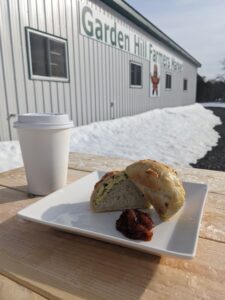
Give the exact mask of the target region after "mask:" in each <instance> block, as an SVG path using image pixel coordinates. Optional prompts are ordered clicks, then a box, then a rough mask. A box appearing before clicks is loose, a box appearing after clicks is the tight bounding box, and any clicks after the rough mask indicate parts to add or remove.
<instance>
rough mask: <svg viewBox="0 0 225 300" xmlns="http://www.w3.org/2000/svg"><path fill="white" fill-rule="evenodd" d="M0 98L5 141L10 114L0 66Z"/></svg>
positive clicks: (1, 131) (1, 134) (0, 123)
mask: <svg viewBox="0 0 225 300" xmlns="http://www.w3.org/2000/svg"><path fill="white" fill-rule="evenodd" d="M0 28H1V15H0ZM0 66H3V59H2V41H1V35H0ZM0 99H1V102H0V104H1V109H0V141H4V140H8V139H9V138H10V129H9V122H8V121H7V116H8V115H9V114H8V106H7V97H6V90H5V76H4V70H3V68H2V67H1V68H0Z"/></svg>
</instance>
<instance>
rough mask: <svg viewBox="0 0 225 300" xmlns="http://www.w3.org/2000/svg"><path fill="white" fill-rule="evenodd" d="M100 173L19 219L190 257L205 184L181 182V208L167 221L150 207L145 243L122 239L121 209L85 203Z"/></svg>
mask: <svg viewBox="0 0 225 300" xmlns="http://www.w3.org/2000/svg"><path fill="white" fill-rule="evenodd" d="M104 174H105V173H104V172H100V171H96V172H93V173H91V174H89V175H87V176H85V177H83V178H81V179H80V180H78V181H75V182H74V183H72V184H70V185H68V186H66V187H64V188H63V189H61V190H58V191H56V192H54V193H52V194H50V195H48V196H46V197H44V198H42V199H41V200H40V201H37V202H36V203H34V204H32V205H30V206H28V207H26V208H25V209H23V210H21V211H20V212H19V213H18V215H19V216H20V217H22V218H23V219H26V220H30V221H34V222H38V223H42V224H45V225H48V226H51V227H54V228H58V229H60V230H65V231H70V232H72V233H76V234H80V235H84V236H88V237H91V238H94V239H99V240H103V241H107V242H110V243H114V244H118V245H121V246H125V247H129V248H133V249H137V250H140V251H144V252H148V253H153V254H157V255H174V256H178V257H181V258H192V257H194V256H195V253H196V248H197V240H198V233H199V228H200V223H201V218H202V213H203V207H204V203H205V199H206V195H207V185H205V184H198V183H191V182H184V183H183V184H184V188H185V190H186V201H185V205H184V207H183V208H182V209H181V210H180V211H179V212H178V213H177V214H176V215H175V216H174V217H173V218H171V220H169V221H166V222H162V221H160V219H159V218H158V216H157V214H156V213H155V211H154V210H151V217H152V219H153V221H154V223H155V228H154V229H153V238H152V240H151V241H149V242H144V241H135V240H131V239H128V238H126V237H125V236H123V235H122V234H121V233H120V232H119V231H117V230H116V228H115V224H116V220H117V219H118V218H119V216H120V214H121V212H106V213H94V212H92V211H91V209H90V206H89V201H90V196H91V193H92V191H93V188H94V185H95V183H96V182H97V181H98V180H99V179H100V178H101V177H102V176H103V175H104Z"/></svg>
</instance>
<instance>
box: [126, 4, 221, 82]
mask: <svg viewBox="0 0 225 300" xmlns="http://www.w3.org/2000/svg"><path fill="white" fill-rule="evenodd" d="M126 2H128V3H129V4H130V5H131V6H133V7H134V8H135V9H136V10H138V11H139V12H140V13H141V14H142V15H144V16H145V17H146V18H147V19H148V20H149V21H150V22H151V23H153V24H154V25H155V26H157V27H158V28H159V29H160V30H161V31H163V32H164V33H165V34H167V35H168V36H169V37H170V38H172V39H173V40H174V41H175V42H176V43H177V44H179V45H180V46H181V47H182V48H184V49H185V50H186V51H187V52H188V53H189V54H191V55H192V56H193V57H194V58H196V59H197V60H198V61H199V62H200V63H201V64H202V67H201V68H200V69H199V70H198V73H199V74H200V75H201V76H205V77H206V78H207V79H213V78H215V77H216V76H217V75H219V74H221V73H223V71H222V70H221V61H222V60H223V59H225V0H126Z"/></svg>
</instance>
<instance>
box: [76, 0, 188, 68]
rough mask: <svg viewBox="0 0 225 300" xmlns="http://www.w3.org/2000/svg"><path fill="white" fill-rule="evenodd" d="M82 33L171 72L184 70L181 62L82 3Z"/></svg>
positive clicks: (112, 19)
mask: <svg viewBox="0 0 225 300" xmlns="http://www.w3.org/2000/svg"><path fill="white" fill-rule="evenodd" d="M80 31H81V34H82V35H84V36H87V37H89V38H92V39H95V40H98V41H100V42H103V43H105V44H107V45H110V46H112V47H115V48H118V49H121V50H123V51H126V52H129V53H131V54H134V55H137V56H139V57H141V58H144V59H147V60H149V61H151V62H153V63H157V64H158V65H160V66H163V67H164V68H166V69H167V70H169V71H178V72H181V71H182V70H183V63H182V61H181V60H179V59H178V58H176V57H174V56H172V55H170V54H169V53H168V52H167V51H165V50H163V49H162V48H161V47H159V46H156V45H154V43H152V41H150V40H147V39H145V38H143V37H141V36H140V35H138V34H137V33H135V32H133V31H131V30H129V29H128V28H127V27H125V26H123V25H121V23H118V22H116V19H115V18H110V17H109V16H108V15H106V14H104V13H103V12H102V11H100V9H96V7H95V6H94V7H91V6H89V5H87V4H84V3H80Z"/></svg>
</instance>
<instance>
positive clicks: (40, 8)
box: [36, 0, 52, 112]
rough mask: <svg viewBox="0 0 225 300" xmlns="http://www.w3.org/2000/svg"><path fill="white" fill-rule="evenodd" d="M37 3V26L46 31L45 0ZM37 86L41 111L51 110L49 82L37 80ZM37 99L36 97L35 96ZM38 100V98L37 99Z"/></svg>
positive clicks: (38, 0)
mask: <svg viewBox="0 0 225 300" xmlns="http://www.w3.org/2000/svg"><path fill="white" fill-rule="evenodd" d="M36 1H37V2H36V5H37V24H38V26H37V28H38V29H39V30H40V31H44V32H46V31H47V18H48V17H47V16H46V11H45V0H36ZM39 87H40V89H42V99H43V111H44V112H51V110H52V103H51V91H50V83H49V82H48V81H41V82H39ZM37 99H38V98H37ZM37 101H38V100H37Z"/></svg>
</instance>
